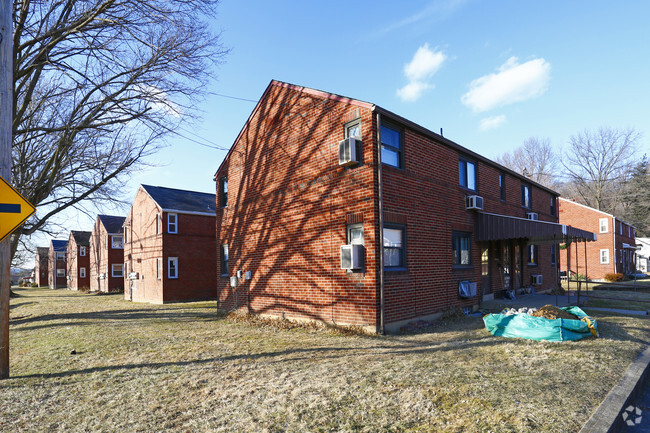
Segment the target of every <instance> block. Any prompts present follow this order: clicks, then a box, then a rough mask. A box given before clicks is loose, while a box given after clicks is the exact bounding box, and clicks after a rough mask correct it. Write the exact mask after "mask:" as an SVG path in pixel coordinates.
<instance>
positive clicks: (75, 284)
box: [66, 230, 91, 290]
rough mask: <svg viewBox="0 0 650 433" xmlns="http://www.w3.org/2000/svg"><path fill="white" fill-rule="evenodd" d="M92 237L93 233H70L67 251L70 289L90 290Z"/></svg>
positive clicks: (74, 231) (73, 231) (75, 231)
mask: <svg viewBox="0 0 650 433" xmlns="http://www.w3.org/2000/svg"><path fill="white" fill-rule="evenodd" d="M90 235H91V232H84V231H77V230H72V231H70V237H69V238H68V247H67V251H66V257H67V262H68V263H67V265H68V269H67V279H68V288H69V289H73V290H80V289H86V290H89V289H90V251H89V246H90Z"/></svg>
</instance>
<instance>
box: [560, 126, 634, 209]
mask: <svg viewBox="0 0 650 433" xmlns="http://www.w3.org/2000/svg"><path fill="white" fill-rule="evenodd" d="M640 138H641V134H639V133H638V132H637V131H636V130H634V129H633V128H626V129H617V128H609V127H603V128H600V129H598V131H595V132H594V131H589V130H585V131H584V132H582V133H579V134H577V135H574V136H571V137H570V139H569V146H568V149H567V150H566V152H565V154H564V157H563V159H562V166H563V167H564V170H565V174H566V177H567V181H568V183H569V184H570V185H569V187H570V189H571V190H573V191H575V194H576V195H577V197H575V198H576V199H578V200H580V201H582V202H583V203H584V204H586V205H587V206H591V207H593V208H595V209H598V210H602V211H605V212H612V211H613V210H614V209H615V208H616V207H617V205H618V204H619V202H620V200H621V196H622V192H623V188H621V185H622V184H623V182H624V181H625V180H626V178H627V177H628V176H629V174H630V173H631V172H632V169H633V167H634V163H635V162H636V158H637V155H636V150H637V147H638V141H639V139H640Z"/></svg>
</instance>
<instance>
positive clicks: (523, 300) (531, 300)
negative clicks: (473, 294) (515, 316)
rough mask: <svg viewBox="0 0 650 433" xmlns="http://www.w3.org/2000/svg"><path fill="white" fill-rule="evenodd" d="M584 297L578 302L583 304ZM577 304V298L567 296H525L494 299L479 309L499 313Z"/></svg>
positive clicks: (484, 303) (485, 302) (484, 302)
mask: <svg viewBox="0 0 650 433" xmlns="http://www.w3.org/2000/svg"><path fill="white" fill-rule="evenodd" d="M584 299H585V297H584V296H581V297H580V301H581V302H584V301H583V300H584ZM577 304H578V297H577V296H567V295H557V296H556V295H545V294H527V295H517V298H516V299H514V300H511V299H494V300H491V301H483V303H482V304H481V308H482V309H484V310H489V311H501V310H503V309H504V308H521V307H530V308H540V307H543V306H544V305H554V306H556V307H568V306H571V305H577Z"/></svg>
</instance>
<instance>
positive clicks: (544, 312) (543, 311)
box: [532, 305, 580, 320]
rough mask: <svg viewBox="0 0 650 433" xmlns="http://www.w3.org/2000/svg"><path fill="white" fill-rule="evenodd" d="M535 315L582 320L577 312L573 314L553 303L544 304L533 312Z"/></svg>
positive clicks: (547, 317)
mask: <svg viewBox="0 0 650 433" xmlns="http://www.w3.org/2000/svg"><path fill="white" fill-rule="evenodd" d="M532 315H533V316H535V317H544V318H546V319H551V320H553V319H570V320H580V318H579V317H578V316H576V315H575V314H571V313H569V312H568V311H566V310H563V309H561V308H558V307H554V306H553V305H544V306H543V307H542V308H540V309H539V310H537V311H535V312H534V313H532Z"/></svg>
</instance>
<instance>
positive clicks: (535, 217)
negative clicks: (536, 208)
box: [526, 212, 539, 221]
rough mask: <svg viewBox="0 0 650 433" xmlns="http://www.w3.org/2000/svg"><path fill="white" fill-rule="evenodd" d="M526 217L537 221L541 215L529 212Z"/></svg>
mask: <svg viewBox="0 0 650 433" xmlns="http://www.w3.org/2000/svg"><path fill="white" fill-rule="evenodd" d="M526 218H528V219H529V220H534V221H537V220H538V219H539V216H538V215H537V213H535V212H527V213H526Z"/></svg>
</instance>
